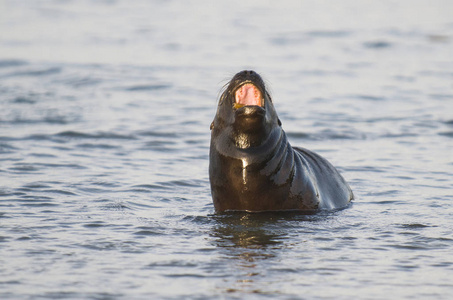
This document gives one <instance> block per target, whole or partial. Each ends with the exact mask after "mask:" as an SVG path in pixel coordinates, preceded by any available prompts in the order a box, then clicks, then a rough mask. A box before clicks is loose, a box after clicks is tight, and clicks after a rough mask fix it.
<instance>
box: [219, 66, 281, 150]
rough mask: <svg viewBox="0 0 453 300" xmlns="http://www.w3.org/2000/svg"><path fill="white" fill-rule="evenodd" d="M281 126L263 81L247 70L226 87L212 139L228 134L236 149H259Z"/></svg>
mask: <svg viewBox="0 0 453 300" xmlns="http://www.w3.org/2000/svg"><path fill="white" fill-rule="evenodd" d="M280 125H281V124H280V120H279V119H278V117H277V113H276V111H275V108H274V105H273V104H272V99H271V96H270V94H269V92H268V91H267V89H266V85H265V83H264V81H263V79H262V78H261V76H260V75H258V74H257V73H256V72H254V71H247V70H246V71H241V72H239V73H237V74H236V75H234V77H233V78H232V79H231V81H230V82H229V83H228V84H227V85H226V88H225V90H224V92H223V93H222V95H221V96H220V99H219V103H218V107H217V113H216V116H215V119H214V121H213V122H212V124H211V129H212V130H213V133H212V134H213V136H217V135H219V134H222V133H223V134H227V135H228V139H229V140H230V141H232V142H233V143H234V145H235V146H236V147H237V148H240V149H247V148H250V147H257V146H260V145H261V144H262V143H263V142H265V140H266V139H267V137H268V136H269V135H270V133H271V131H272V129H273V128H274V127H276V126H277V127H278V126H280Z"/></svg>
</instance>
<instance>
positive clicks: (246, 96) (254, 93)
mask: <svg viewBox="0 0 453 300" xmlns="http://www.w3.org/2000/svg"><path fill="white" fill-rule="evenodd" d="M234 98H235V103H234V108H235V109H239V108H241V107H244V106H260V107H263V106H264V99H263V94H262V93H261V91H260V89H259V88H257V87H256V86H255V85H254V84H253V83H250V82H247V83H245V84H243V85H241V86H240V87H239V88H238V89H237V90H236V92H235V93H234Z"/></svg>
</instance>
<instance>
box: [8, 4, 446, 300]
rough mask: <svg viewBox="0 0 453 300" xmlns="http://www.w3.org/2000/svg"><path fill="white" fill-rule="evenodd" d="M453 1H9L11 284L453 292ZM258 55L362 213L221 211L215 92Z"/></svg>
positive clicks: (382, 294)
mask: <svg viewBox="0 0 453 300" xmlns="http://www.w3.org/2000/svg"><path fill="white" fill-rule="evenodd" d="M451 11H453V6H452V4H451V2H449V1H430V2H429V3H428V2H426V1H398V2H393V1H379V2H376V3H368V2H366V3H365V2H362V1H342V2H338V3H337V2H335V3H333V2H319V1H304V2H300V1H283V2H281V1H279V3H278V4H277V3H275V4H272V3H264V2H262V1H245V2H244V1H236V2H235V1H215V2H212V3H206V2H202V1H185V2H183V3H182V2H177V1H134V2H130V1H88V0H87V1H50V0H49V1H29V2H19V1H8V0H5V1H2V2H1V3H0V253H1V255H0V298H2V299H52V298H55V299H151V298H155V299H213V298H220V299H222V298H223V299H244V298H246V299H264V298H272V299H274V298H278V299H351V298H353V297H354V298H357V297H358V298H360V299H388V297H389V295H392V296H391V297H392V298H394V299H449V297H451V295H452V294H453V281H452V279H451V278H452V277H453V256H452V253H453V236H452V232H453V222H452V215H453V204H452V200H453V192H452V188H453V183H452V180H453V151H452V149H453V85H452V82H453V56H452V54H451V53H453V21H452V19H451ZM246 68H249V69H254V70H256V71H257V72H259V73H260V74H261V75H262V76H263V77H264V78H265V79H266V81H267V82H268V85H269V86H270V89H271V91H272V94H273V99H274V102H275V106H276V109H277V111H278V113H279V116H280V119H281V120H282V123H283V128H284V129H285V130H286V132H287V134H288V136H289V140H290V142H291V144H292V145H294V146H302V147H306V148H309V149H311V150H314V151H316V152H318V153H319V154H321V155H323V156H324V157H326V158H327V159H328V160H329V161H331V162H332V163H333V164H334V165H335V166H336V167H337V168H338V169H339V170H340V171H341V172H342V174H343V175H344V177H345V178H346V179H347V181H348V182H349V183H350V185H351V187H352V189H353V191H354V193H355V196H356V200H355V201H354V203H353V204H352V205H351V207H349V208H347V209H345V210H341V211H336V212H329V213H327V212H323V213H319V214H314V215H305V216H304V215H298V214H241V213H238V214H224V215H216V214H214V209H213V205H212V200H211V196H210V190H209V179H208V174H207V168H208V152H209V139H210V132H209V125H210V123H211V121H212V118H213V117H214V114H215V109H216V99H217V97H218V96H219V91H220V90H221V88H222V86H223V85H224V84H225V83H226V82H227V80H228V79H229V78H231V76H232V75H234V74H235V73H236V72H238V71H240V70H242V69H246Z"/></svg>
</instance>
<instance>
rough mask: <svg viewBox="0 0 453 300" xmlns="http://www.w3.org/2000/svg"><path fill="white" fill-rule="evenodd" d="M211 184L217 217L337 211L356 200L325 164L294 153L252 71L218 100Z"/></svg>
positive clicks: (316, 157) (303, 152) (239, 75)
mask: <svg viewBox="0 0 453 300" xmlns="http://www.w3.org/2000/svg"><path fill="white" fill-rule="evenodd" d="M209 180H210V183H211V193H212V198H213V202H214V208H215V210H216V212H224V211H250V212H259V211H281V210H300V211H316V210H324V209H339V208H343V207H345V206H347V205H348V203H349V202H350V201H351V200H352V199H353V197H354V196H353V193H352V191H351V188H350V187H349V185H348V184H347V183H346V181H345V180H344V178H343V177H342V176H341V175H340V173H339V172H338V171H337V170H336V169H335V168H334V167H333V166H332V165H331V164H330V163H329V162H328V161H327V160H326V159H324V158H322V157H321V156H319V155H318V154H316V153H314V152H311V151H309V150H307V149H304V148H296V147H291V145H290V144H289V142H288V140H287V137H286V134H285V132H284V131H283V129H282V127H281V122H280V120H279V118H278V116H277V112H276V111H275V108H274V105H273V104H272V99H271V96H270V94H269V93H268V91H267V90H266V87H265V84H264V81H263V79H262V78H261V76H260V75H258V74H257V73H256V72H254V71H242V72H239V73H237V74H236V75H235V76H234V77H233V78H232V79H231V81H230V82H229V84H227V86H226V89H225V91H224V92H223V93H222V95H221V96H220V99H219V102H218V107H217V112H216V115H215V118H214V121H213V122H212V124H211V145H210V153H209Z"/></svg>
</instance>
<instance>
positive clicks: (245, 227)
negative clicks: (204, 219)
mask: <svg viewBox="0 0 453 300" xmlns="http://www.w3.org/2000/svg"><path fill="white" fill-rule="evenodd" d="M324 217H325V215H323V214H316V215H300V214H298V213H293V212H279V213H275V212H273V213H257V214H253V213H239V212H237V213H230V214H225V215H219V216H215V217H214V218H215V220H216V223H215V225H214V227H213V229H212V233H211V236H213V237H214V238H215V239H214V241H213V242H214V243H215V245H216V246H217V247H218V248H219V249H223V250H224V258H225V260H226V262H225V264H226V265H227V266H228V269H230V270H231V272H235V273H236V274H235V276H233V277H232V278H236V280H235V281H234V282H226V284H227V286H226V287H222V289H223V290H224V291H225V292H227V293H236V292H241V293H257V294H281V291H276V290H273V291H268V290H265V289H266V287H269V284H266V283H269V282H268V281H269V280H267V282H266V274H267V273H268V271H269V268H270V267H272V266H274V267H275V266H276V264H278V262H279V260H280V256H281V253H282V250H283V249H284V248H286V247H287V245H288V243H285V241H288V239H289V238H290V233H291V232H292V230H291V228H293V229H294V227H295V226H297V227H299V226H300V222H304V221H314V220H319V218H324ZM295 222H296V223H295ZM266 260H267V261H266ZM263 261H266V262H265V263H263Z"/></svg>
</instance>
